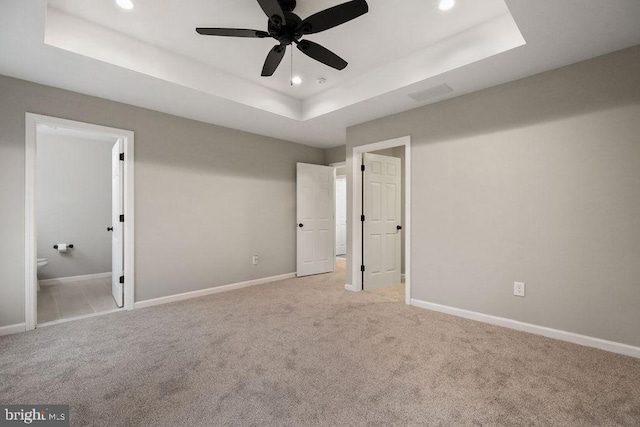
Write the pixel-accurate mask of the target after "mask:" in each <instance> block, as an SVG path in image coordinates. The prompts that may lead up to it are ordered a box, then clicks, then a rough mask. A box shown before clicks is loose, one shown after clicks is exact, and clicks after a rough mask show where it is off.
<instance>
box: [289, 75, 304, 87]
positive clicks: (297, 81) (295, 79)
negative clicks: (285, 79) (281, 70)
mask: <svg viewBox="0 0 640 427" xmlns="http://www.w3.org/2000/svg"><path fill="white" fill-rule="evenodd" d="M300 83H302V78H301V77H300V76H293V77H292V78H291V84H292V85H299V84H300Z"/></svg>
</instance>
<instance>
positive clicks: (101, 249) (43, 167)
mask: <svg viewBox="0 0 640 427" xmlns="http://www.w3.org/2000/svg"><path fill="white" fill-rule="evenodd" d="M113 144H114V142H107V141H98V140H92V139H83V138H76V137H71V136H63V135H52V134H48V133H42V132H39V133H38V142H37V150H36V154H37V158H36V220H37V230H38V258H41V257H44V258H47V261H48V262H49V264H48V265H47V266H46V267H45V268H43V269H42V270H41V271H40V272H38V279H39V280H44V279H57V278H60V277H71V276H80V275H85V274H95V273H106V272H110V271H111V234H110V233H109V232H108V231H107V227H109V226H111V149H112V147H113ZM57 243H73V245H74V249H73V250H70V251H67V252H66V253H60V252H58V251H57V250H56V249H54V248H53V245H55V244H57Z"/></svg>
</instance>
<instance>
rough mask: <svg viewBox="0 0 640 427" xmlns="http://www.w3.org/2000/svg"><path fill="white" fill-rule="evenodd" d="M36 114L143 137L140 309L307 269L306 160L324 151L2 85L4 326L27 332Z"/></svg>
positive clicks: (319, 160) (138, 186)
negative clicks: (300, 247) (303, 248)
mask: <svg viewBox="0 0 640 427" xmlns="http://www.w3.org/2000/svg"><path fill="white" fill-rule="evenodd" d="M25 112H32V113H37V114H44V115H49V116H56V117H62V118H66V119H71V120H77V121H82V122H88V123H95V124H99V125H104V126H110V127H116V128H121V129H128V130H132V131H134V132H135V162H136V163H135V193H136V194H135V197H136V200H135V209H136V251H135V252H136V253H135V263H136V277H135V279H136V289H135V299H136V301H142V300H146V299H150V298H157V297H161V296H166V295H172V294H176V293H181V292H188V291H194V290H198V289H204V288H208V287H213V286H220V285H225V284H229V283H236V282H242V281H246V280H251V279H256V278H261V277H269V276H273V275H278V274H284V273H291V272H294V271H295V244H296V242H295V236H296V235H295V233H296V228H295V227H294V225H295V221H296V218H295V194H296V192H295V179H296V162H298V161H299V162H306V163H315V164H323V163H324V150H320V149H315V148H311V147H307V146H304V145H300V144H294V143H292V142H287V141H281V140H276V139H272V138H267V137H263V136H259V135H254V134H249V133H245V132H240V131H237V130H232V129H228V128H223V127H219V126H214V125H209V124H205V123H201V122H196V121H192V120H187V119H183V118H179V117H175V116H171V115H167V114H163V113H158V112H155V111H150V110H145V109H141V108H137V107H133V106H130V105H125V104H120V103H116V102H111V101H107V100H104V99H99V98H94V97H90V96H85V95H81V94H77V93H73V92H68V91H65V90H61V89H55V88H51V87H46V86H41V85H37V84H33V83H29V82H25V81H21V80H16V79H12V78H8V77H0V227H1V230H2V233H1V234H2V241H3V244H2V245H0V326H5V325H11V324H17V323H22V322H24V158H25V154H24V144H25V143H24V135H25ZM253 254H258V255H259V256H260V264H259V265H258V266H253V265H251V256H252V255H253Z"/></svg>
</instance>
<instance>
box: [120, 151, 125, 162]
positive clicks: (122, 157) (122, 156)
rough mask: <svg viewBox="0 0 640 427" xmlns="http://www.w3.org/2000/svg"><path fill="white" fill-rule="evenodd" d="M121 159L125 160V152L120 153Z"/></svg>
mask: <svg viewBox="0 0 640 427" xmlns="http://www.w3.org/2000/svg"><path fill="white" fill-rule="evenodd" d="M120 160H122V161H123V162H124V153H120Z"/></svg>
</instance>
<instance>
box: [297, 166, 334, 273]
mask: <svg viewBox="0 0 640 427" xmlns="http://www.w3.org/2000/svg"><path fill="white" fill-rule="evenodd" d="M334 190H335V169H334V168H332V167H329V166H319V165H310V164H306V163H298V164H297V212H296V214H297V218H298V221H297V224H296V228H297V230H298V231H297V233H298V236H297V248H296V252H297V263H296V264H297V275H298V277H300V276H308V275H310V274H319V273H327V272H330V271H333V270H334V269H335V253H334V252H335V236H336V234H335V218H334V203H335V197H334Z"/></svg>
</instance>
